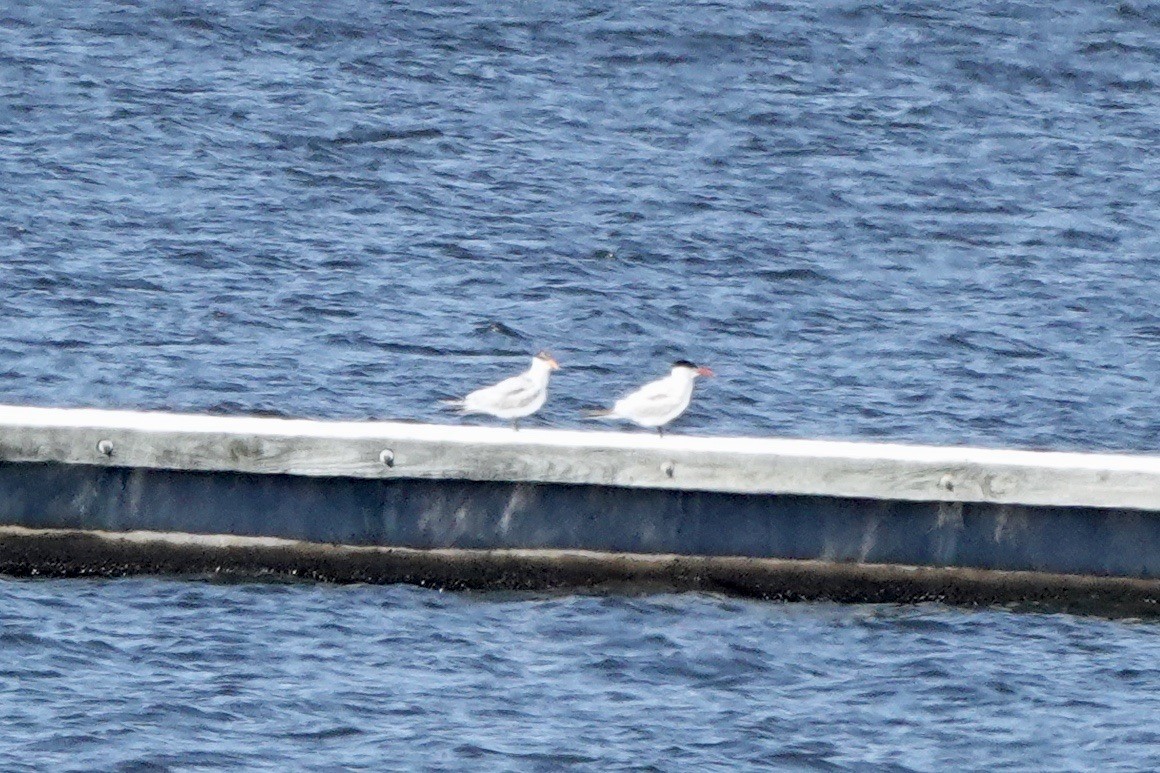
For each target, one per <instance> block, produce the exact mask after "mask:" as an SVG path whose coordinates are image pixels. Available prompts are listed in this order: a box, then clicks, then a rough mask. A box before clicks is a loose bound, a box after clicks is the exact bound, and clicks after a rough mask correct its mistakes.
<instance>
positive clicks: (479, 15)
mask: <svg viewBox="0 0 1160 773" xmlns="http://www.w3.org/2000/svg"><path fill="white" fill-rule="evenodd" d="M941 5H946V4H941ZM941 5H940V4H936V3H915V2H890V3H864V2H827V1H823V2H799V1H798V0H788V1H787V2H766V1H765V0H752V1H751V2H746V1H745V0H737V1H736V2H719V3H713V2H707V3H694V2H682V3H678V2H661V1H660V0H657V1H655V2H649V1H647V0H646V1H645V2H636V3H623V2H615V3H614V2H595V1H594V0H579V1H578V2H567V3H565V2H554V1H553V0H543V2H524V3H497V2H490V1H489V0H467V1H466V2H459V3H441V2H411V1H410V0H402V1H401V2H394V3H390V4H387V3H366V2H354V0H334V1H333V2H327V3H321V2H313V3H307V2H295V1H294V0H287V1H286V2H277V3H267V2H261V1H260V0H252V1H250V2H246V1H245V0H204V1H203V2H177V1H173V2H145V1H144V0H142V1H141V2H135V1H134V0H116V1H115V0H98V1H97V2H91V3H65V2H60V1H59V0H47V1H46V2H37V3H14V2H6V3H0V269H2V272H0V289H2V292H0V402H11V403H28V404H40V405H85V406H90V405H92V406H104V407H133V408H156V409H164V410H194V411H218V412H230V413H243V412H273V413H278V414H288V415H295V416H303V415H304V416H322V417H336V418H337V417H348V418H372V417H373V418H401V419H411V420H426V421H451V420H453V419H452V418H451V417H448V416H446V415H441V414H440V413H439V412H438V409H437V407H436V401H437V399H438V398H440V397H445V396H450V395H456V394H462V393H463V392H465V391H467V390H469V389H472V388H474V387H476V386H478V385H480V384H482V383H486V382H488V381H491V380H493V379H495V378H498V377H500V376H501V375H505V374H507V373H509V372H511V371H513V370H515V369H517V368H521V367H523V364H524V358H525V357H526V356H527V355H528V354H530V353H531V352H533V351H535V350H537V349H539V348H541V347H547V348H550V349H551V350H552V351H553V352H554V353H555V354H556V356H557V357H558V358H559V359H560V361H561V363H562V364H563V365H564V366H565V368H564V370H562V371H561V372H560V373H559V374H558V377H557V378H556V380H555V381H554V385H553V394H552V396H551V399H550V400H549V402H548V405H547V406H546V407H545V409H544V410H543V411H542V413H541V415H540V416H539V417H537V418H536V419H535V421H534V422H532V423H535V422H538V423H540V424H542V425H551V426H579V424H580V422H579V420H578V418H577V414H578V411H579V409H580V408H582V407H584V406H589V405H594V404H602V403H606V402H607V401H608V400H609V399H610V398H612V397H615V396H616V395H617V394H618V393H620V392H622V391H623V390H625V389H627V388H629V387H630V386H632V385H634V384H636V383H638V382H639V381H641V380H643V379H645V378H649V377H652V376H654V375H657V374H660V373H661V372H663V371H664V370H665V369H666V364H667V363H668V362H669V361H671V360H672V359H674V358H676V357H682V356H683V357H688V358H691V359H694V360H697V361H703V362H705V363H706V364H709V365H711V366H712V367H713V368H714V369H715V370H716V371H717V372H718V374H719V378H717V379H715V380H713V381H712V382H709V383H706V384H703V385H702V386H701V387H700V388H699V393H698V396H697V400H696V401H695V402H694V405H693V408H692V409H691V410H690V411H689V413H688V414H687V415H686V416H685V417H683V418H682V419H681V420H680V421H679V422H678V424H677V426H676V427H675V430H676V431H685V432H704V433H716V434H736V433H750V434H779V435H789V436H799V437H842V438H885V439H891V440H908V441H925V442H935V443H942V444H953V443H972V444H986V445H998V446H1027V447H1050V448H1078V449H1124V450H1139V451H1154V450H1156V449H1157V446H1160V433H1158V431H1157V428H1158V426H1160V424H1158V421H1157V413H1156V411H1155V407H1154V406H1155V395H1156V389H1155V384H1156V383H1157V380H1158V376H1160V311H1158V310H1157V303H1156V297H1157V285H1158V280H1160V260H1158V259H1157V252H1158V250H1157V248H1158V246H1160V245H1158V240H1157V235H1156V226H1155V224H1156V219H1157V218H1156V215H1157V210H1158V205H1160V147H1158V146H1160V81H1158V80H1157V72H1158V70H1157V67H1158V64H1160V6H1158V5H1156V4H1155V3H1147V2H1137V1H1136V0H1126V1H1125V2H1120V3H1102V2H1094V0H1092V1H1090V2H1084V1H1082V0H1063V2H1056V3H1032V2H1019V1H1018V0H1012V1H1011V2H970V1H968V2H961V3H953V4H950V7H946V8H944V7H941ZM485 421H486V420H485ZM0 621H2V623H3V628H2V631H0V656H2V658H3V662H4V664H5V666H4V669H3V680H2V681H0V685H2V689H3V690H4V701H3V702H2V703H0V720H2V722H0V724H2V725H3V727H4V733H3V734H0V735H2V737H0V767H3V768H5V769H11V770H19V769H21V768H36V769H51V770H60V769H65V768H70V767H71V768H74V769H77V770H92V769H102V768H103V769H109V768H116V767H118V766H123V769H126V770H154V769H157V770H161V769H167V768H173V769H195V768H199V767H201V768H207V769H208V768H213V769H217V768H220V767H223V766H224V767H229V766H235V767H266V768H270V769H295V768H297V769H303V768H315V769H317V768H320V767H324V766H326V765H335V766H342V765H349V766H364V767H370V768H414V767H416V766H419V765H424V766H432V767H439V766H443V767H447V768H468V767H470V768H479V767H484V768H515V769H537V768H541V769H552V768H557V767H559V766H561V765H574V766H577V767H588V768H590V769H593V770H607V769H613V768H617V767H631V766H643V767H647V766H649V765H654V766H656V767H658V768H661V769H687V770H692V769H707V768H710V767H712V766H718V767H721V768H724V767H735V766H752V767H756V766H782V767H785V768H791V769H793V768H799V769H800V768H814V769H874V770H879V769H890V768H891V766H896V769H914V770H943V769H978V770H994V769H997V768H1002V767H1010V768H1013V769H1027V768H1034V767H1042V768H1048V769H1053V770H1059V769H1105V770H1106V769H1112V768H1113V767H1115V766H1116V765H1120V766H1121V767H1122V769H1132V770H1148V769H1156V768H1157V767H1160V759H1158V756H1157V755H1158V752H1157V750H1158V749H1160V736H1157V733H1156V731H1155V729H1154V727H1153V725H1154V721H1153V719H1154V717H1155V716H1157V715H1158V713H1160V711H1158V710H1160V706H1157V698H1156V697H1155V696H1156V695H1160V691H1158V689H1157V688H1160V679H1158V672H1157V668H1156V666H1155V663H1156V662H1157V655H1160V645H1158V643H1157V638H1156V633H1155V627H1154V626H1153V625H1151V624H1133V623H1130V622H1125V621H1119V622H1107V621H1102V620H1098V619H1083V618H1071V617H1066V616H1051V615H1026V614H1012V613H1008V612H999V611H989V612H967V611H961V610H959V611H955V610H947V609H942V608H938V607H920V608H912V609H898V608H878V607H871V608H862V607H829V606H816V605H800V606H781V605H767V604H757V603H754V604H749V603H737V602H727V601H722V600H720V599H716V598H708V597H703V596H696V595H688V596H677V597H651V598H641V599H635V598H593V597H585V596H580V597H547V598H535V597H533V598H509V597H496V596H471V595H437V594H435V593H432V592H430V591H423V590H416V589H406V588H347V589H340V588H332V587H326V586H310V585H287V586H282V585H260V584H259V585H238V586H231V585H212V584H205V583H179V582H162V581H156V580H134V581H125V582H63V581H62V582H57V581H50V582H6V583H3V584H0Z"/></svg>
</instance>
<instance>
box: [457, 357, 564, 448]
mask: <svg viewBox="0 0 1160 773" xmlns="http://www.w3.org/2000/svg"><path fill="white" fill-rule="evenodd" d="M559 369H560V364H559V363H558V362H556V359H555V358H554V357H553V356H552V355H550V354H548V353H547V352H540V353H539V354H537V355H536V356H535V357H533V358H532V366H531V367H530V368H528V369H527V370H525V371H524V372H523V373H521V374H520V375H518V376H512V377H511V378H505V379H504V380H503V381H501V382H499V383H498V384H494V385H492V386H489V387H484V388H483V389H477V390H475V391H474V392H472V393H471V394H469V395H468V396H467V397H465V398H463V399H462V400H445V401H443V404H444V405H447V406H450V407H452V408H459V409H460V413H465V414H466V413H486V414H488V415H489V416H495V417H496V418H498V419H511V420H512V429H516V430H518V429H519V428H520V419H522V418H523V417H525V416H531V415H532V414H533V413H535V412H536V411H538V410H540V407H541V406H542V405H543V404H544V401H545V400H547V399H548V377H549V376H550V375H551V374H552V371H554V370H559Z"/></svg>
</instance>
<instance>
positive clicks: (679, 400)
mask: <svg viewBox="0 0 1160 773" xmlns="http://www.w3.org/2000/svg"><path fill="white" fill-rule="evenodd" d="M712 375H713V371H711V370H709V369H708V368H706V367H702V366H699V365H694V364H693V363H691V362H689V361H688V360H677V361H676V362H674V363H673V369H672V371H671V372H670V373H669V375H667V376H665V377H664V378H661V379H657V380H656V381H652V382H650V383H648V384H645V385H644V386H642V387H641V388H640V389H638V390H636V391H635V392H633V393H632V394H629V395H626V396H624V397H622V398H620V399H619V400H617V401H616V404H615V405H613V406H612V407H611V408H609V409H608V410H604V411H589V412H587V413H586V414H585V417H586V418H589V419H628V420H629V421H631V422H634V423H636V424H639V425H640V426H642V427H656V428H657V434H659V435H662V436H663V435H664V434H665V432H664V426H665V425H666V424H668V423H669V422H670V421H672V420H673V419H675V418H677V417H678V416H680V415H681V414H682V413H684V412H685V409H686V408H688V407H689V401H690V400H691V399H692V398H693V382H694V381H696V380H697V376H712Z"/></svg>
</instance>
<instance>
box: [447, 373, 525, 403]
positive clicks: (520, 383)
mask: <svg viewBox="0 0 1160 773" xmlns="http://www.w3.org/2000/svg"><path fill="white" fill-rule="evenodd" d="M539 393H540V389H539V385H538V384H537V383H536V382H535V381H533V380H532V379H530V378H528V377H527V376H525V375H519V376H512V377H511V378H506V379H504V380H503V381H501V382H499V383H498V384H495V385H493V386H489V387H484V388H483V389H477V390H475V391H474V392H472V393H471V394H469V395H468V396H467V397H465V398H464V400H463V403H464V407H465V408H467V409H469V410H488V411H515V410H519V409H521V408H526V407H527V406H529V405H531V404H532V403H533V402H534V401H535V400H536V398H537V396H538V395H539Z"/></svg>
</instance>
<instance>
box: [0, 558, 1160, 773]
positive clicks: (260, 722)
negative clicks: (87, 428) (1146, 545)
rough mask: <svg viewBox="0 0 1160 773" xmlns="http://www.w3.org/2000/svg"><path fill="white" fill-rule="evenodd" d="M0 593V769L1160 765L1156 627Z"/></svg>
mask: <svg viewBox="0 0 1160 773" xmlns="http://www.w3.org/2000/svg"><path fill="white" fill-rule="evenodd" d="M0 591H2V592H3V595H4V599H5V601H4V607H3V608H4V611H3V623H4V624H3V632H2V633H0V643H2V644H0V646H2V647H3V653H4V668H3V671H2V676H0V690H2V694H3V697H4V700H3V702H2V703H0V722H2V723H3V726H4V728H5V732H4V734H3V738H0V766H3V767H4V769H6V770H21V769H30V768H33V767H37V766H43V767H44V768H48V769H54V770H61V769H64V768H65V767H71V768H72V769H76V770H94V769H122V770H163V769H167V768H173V769H186V770H188V769H218V768H220V767H223V766H228V767H267V768H270V769H281V770H284V769H315V770H317V769H320V768H325V767H327V766H332V767H331V768H329V769H339V768H340V767H343V766H346V767H347V768H351V767H354V768H359V769H367V768H370V769H410V770H414V769H418V768H420V767H423V768H427V769H481V768H482V769H516V770H554V769H559V768H561V767H572V768H577V769H587V770H594V771H595V770H613V769H637V770H649V769H653V770H707V769H735V768H758V767H763V768H775V769H777V768H780V769H788V770H900V771H901V770H980V771H993V770H999V769H1018V770H1027V769H1037V768H1038V769H1050V770H1111V769H1114V768H1115V767H1116V766H1122V767H1120V768H1119V769H1123V770H1129V769H1130V770H1155V769H1156V768H1157V766H1158V765H1160V731H1157V729H1156V727H1155V726H1154V722H1152V721H1151V720H1152V719H1154V718H1155V717H1156V716H1157V715H1160V665H1158V663H1160V638H1158V637H1157V635H1156V629H1155V625H1154V624H1150V623H1132V622H1128V621H1118V622H1109V621H1102V620H1091V619H1078V618H1072V617H1069V616H1066V615H1058V616H1056V615H1028V614H1016V613H1011V612H1003V611H985V612H964V611H961V610H948V609H945V608H941V607H938V606H924V607H915V608H910V609H900V608H893V607H876V606H831V605H818V604H795V605H783V604H767V603H759V602H752V603H751V602H741V601H732V600H724V599H720V598H715V597H709V596H699V595H692V594H689V595H682V596H650V597H644V598H626V597H608V598H602V597H588V596H565V597H547V598H518V597H511V598H507V597H501V596H495V595H485V596H473V595H468V594H441V593H438V592H435V591H431V590H424V589H418V588H410V587H403V586H394V587H348V588H339V587H330V586H304V585H289V586H281V585H261V584H251V585H236V586H230V585H211V584H206V583H198V582H177V581H161V580H124V581H112V582H110V581H47V582H27V581H25V582H15V581H9V582H7V583H5V584H4V585H2V586H0ZM33 761H35V762H36V765H33V764H32V762H33Z"/></svg>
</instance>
